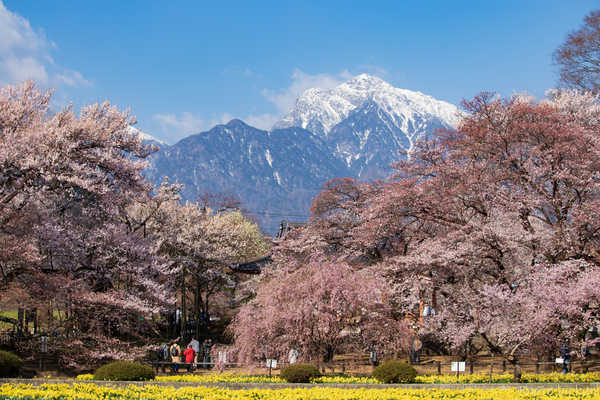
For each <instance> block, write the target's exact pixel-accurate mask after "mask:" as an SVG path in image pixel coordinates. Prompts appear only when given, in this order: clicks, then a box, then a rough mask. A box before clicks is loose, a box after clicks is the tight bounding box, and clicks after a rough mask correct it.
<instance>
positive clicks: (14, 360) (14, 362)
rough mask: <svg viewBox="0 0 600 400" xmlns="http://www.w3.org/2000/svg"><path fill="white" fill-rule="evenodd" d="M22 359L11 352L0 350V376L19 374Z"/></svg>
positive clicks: (9, 376)
mask: <svg viewBox="0 0 600 400" xmlns="http://www.w3.org/2000/svg"><path fill="white" fill-rule="evenodd" d="M22 366H23V360H21V359H20V358H19V357H18V356H16V355H14V354H13V353H9V352H8V351H3V350H0V378H14V377H16V376H19V372H20V371H21V367H22Z"/></svg>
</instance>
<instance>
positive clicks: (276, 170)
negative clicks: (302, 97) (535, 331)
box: [145, 120, 348, 232]
mask: <svg viewBox="0 0 600 400" xmlns="http://www.w3.org/2000/svg"><path fill="white" fill-rule="evenodd" d="M347 172H348V171H347V168H346V167H345V165H344V164H343V163H341V162H340V161H339V160H337V159H336V158H334V157H331V154H330V151H329V148H328V147H327V146H326V144H325V142H324V141H323V140H322V139H321V138H319V137H317V136H316V135H313V134H312V133H311V132H309V131H306V130H304V129H302V128H295V127H294V128H287V129H278V130H273V131H271V132H267V131H262V130H259V129H256V128H253V127H251V126H249V125H246V124H245V123H244V122H242V121H240V120H232V121H231V122H229V123H228V124H226V125H217V126H215V127H214V128H212V129H211V130H210V131H208V132H203V133H199V134H197V135H193V136H190V137H188V138H186V139H183V140H181V141H180V142H178V143H177V144H175V145H173V146H170V147H168V148H166V149H165V150H161V151H159V152H158V153H155V154H154V155H152V156H151V157H150V165H149V167H148V168H147V169H146V171H145V174H146V176H147V177H149V178H150V179H151V180H152V181H153V182H155V183H159V182H160V181H161V180H162V179H163V177H164V176H168V177H169V179H170V181H171V182H176V183H183V184H184V185H185V189H184V192H183V197H184V198H185V199H188V200H194V199H197V198H198V196H199V195H200V194H201V193H202V191H204V190H209V191H213V192H228V193H235V194H237V195H238V197H239V198H240V199H241V200H242V201H243V203H244V205H245V206H246V207H247V208H248V209H249V210H251V211H253V212H255V213H256V215H257V217H259V219H260V220H261V222H262V224H263V226H264V227H265V228H266V229H267V230H268V231H269V232H274V231H275V230H276V229H277V226H278V224H279V222H280V220H281V219H285V217H286V216H294V217H295V218H296V219H305V218H304V217H305V216H306V215H308V208H309V206H310V202H311V200H312V198H313V197H314V195H315V194H316V193H318V191H319V190H318V189H319V187H320V186H321V185H322V184H323V183H324V182H326V181H327V180H329V179H331V178H333V177H337V176H345V175H346V174H347ZM288 219H289V218H288Z"/></svg>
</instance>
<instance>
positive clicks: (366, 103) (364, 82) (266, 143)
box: [146, 74, 460, 233]
mask: <svg viewBox="0 0 600 400" xmlns="http://www.w3.org/2000/svg"><path fill="white" fill-rule="evenodd" d="M459 118H460V114H459V111H458V109H457V108H456V107H455V106H453V105H451V104H449V103H446V102H443V101H439V100H436V99H434V98H432V97H430V96H427V95H424V94H422V93H419V92H412V91H409V90H404V89H398V88H395V87H393V86H391V85H389V84H388V83H386V82H384V81H383V80H381V79H379V78H376V77H373V76H369V75H365V74H363V75H359V76H357V77H356V78H354V79H352V80H350V81H348V82H346V83H344V84H342V85H339V86H338V87H336V88H334V89H331V90H321V89H309V90H307V91H305V92H304V93H303V94H302V95H301V96H300V97H299V98H298V100H297V101H296V105H295V107H294V108H293V109H292V110H291V111H290V113H289V114H287V115H286V116H285V117H284V118H283V119H281V120H280V121H279V122H278V123H277V124H275V126H274V128H273V130H271V131H270V132H268V131H263V130H259V129H256V128H253V127H251V126H249V125H247V124H245V123H244V122H242V121H240V120H232V121H231V122H229V123H228V124H226V125H217V126H215V127H214V128H212V129H211V130H209V131H207V132H203V133H199V134H197V135H193V136H190V137H188V138H185V139H183V140H181V141H180V142H179V143H177V144H175V145H173V146H161V150H160V151H159V152H158V153H155V154H153V155H152V156H151V158H150V165H149V166H148V168H147V170H146V175H147V176H148V177H149V178H150V179H151V180H152V181H153V182H154V183H155V184H159V183H160V182H161V181H162V179H163V177H164V176H168V177H169V178H170V181H171V182H177V183H183V184H185V190H184V193H183V197H184V199H186V200H195V199H197V197H198V195H199V194H200V193H202V192H203V191H204V190H208V191H213V192H229V193H234V194H236V195H237V196H238V197H239V198H240V199H241V200H242V202H243V203H244V204H245V206H246V207H247V208H248V209H249V210H250V211H252V212H253V213H255V215H256V216H257V219H258V220H259V221H260V222H261V224H262V226H263V228H264V229H265V231H266V232H269V233H274V232H275V231H276V230H277V227H278V224H279V221H280V220H281V219H290V220H305V219H306V216H307V215H308V208H309V206H310V203H311V201H312V198H313V197H314V196H315V195H316V194H317V193H318V192H319V188H320V187H321V185H322V184H323V183H324V182H326V181H327V180H329V179H333V178H336V177H344V176H350V177H355V178H358V179H361V180H368V179H374V178H384V177H386V176H388V175H389V174H390V172H391V168H390V164H391V163H393V162H395V161H397V160H399V158H400V157H401V155H400V154H399V151H408V152H410V151H411V150H412V148H413V146H414V143H415V142H416V141H417V140H418V139H420V138H422V137H423V136H425V135H432V134H435V132H436V131H437V130H438V129H444V128H452V127H455V126H457V125H458V122H459Z"/></svg>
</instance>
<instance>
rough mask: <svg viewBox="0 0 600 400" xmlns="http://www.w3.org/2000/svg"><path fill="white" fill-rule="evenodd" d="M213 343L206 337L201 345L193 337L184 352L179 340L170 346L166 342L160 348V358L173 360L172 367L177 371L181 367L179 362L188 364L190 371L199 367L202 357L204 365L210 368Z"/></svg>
mask: <svg viewBox="0 0 600 400" xmlns="http://www.w3.org/2000/svg"><path fill="white" fill-rule="evenodd" d="M212 345H213V344H212V340H211V339H206V340H204V342H203V343H202V347H201V346H200V342H199V341H198V340H196V338H195V337H193V338H192V340H191V341H190V343H189V344H188V345H187V347H186V349H185V350H184V351H183V352H182V351H181V347H180V346H179V344H178V343H177V341H175V342H173V343H172V344H171V346H170V347H167V345H166V343H163V345H161V348H160V350H159V359H161V361H171V362H172V363H173V365H172V368H173V370H174V371H175V372H177V370H178V369H179V368H178V367H179V365H178V364H180V363H182V362H185V363H186V364H188V371H191V370H192V368H194V369H195V368H197V366H198V363H199V361H198V360H199V359H201V365H202V367H203V368H205V369H209V368H210V366H211V364H212V362H211V361H212V359H211V355H210V350H211V348H212ZM182 357H183V361H182ZM200 357H201V358H200ZM169 358H170V360H169Z"/></svg>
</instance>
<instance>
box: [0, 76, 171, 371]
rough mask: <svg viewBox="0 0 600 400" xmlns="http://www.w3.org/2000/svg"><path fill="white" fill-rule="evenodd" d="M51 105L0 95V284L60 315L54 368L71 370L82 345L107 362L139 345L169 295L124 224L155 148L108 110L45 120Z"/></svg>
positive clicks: (145, 248)
mask: <svg viewBox="0 0 600 400" xmlns="http://www.w3.org/2000/svg"><path fill="white" fill-rule="evenodd" d="M50 98H51V93H49V92H48V93H42V92H40V91H39V90H37V89H36V88H35V85H34V84H33V83H32V82H26V83H24V84H21V85H19V86H16V87H7V88H3V89H0V166H1V168H0V182H1V183H0V198H1V200H0V203H1V206H0V220H1V221H2V222H1V224H0V228H1V231H2V233H1V235H2V236H3V238H4V239H5V240H3V241H2V243H1V244H0V249H1V250H0V254H1V255H2V258H1V259H0V265H1V274H2V275H1V276H0V282H1V283H2V286H3V287H4V288H5V289H6V290H9V291H11V290H15V289H18V288H19V287H20V288H22V289H23V293H26V294H27V296H28V297H29V300H24V302H26V301H31V302H36V303H37V304H38V305H39V306H41V307H50V306H49V304H52V305H53V306H52V307H55V308H60V309H61V310H62V311H63V312H64V314H65V317H64V318H62V321H59V322H58V323H59V325H60V328H61V329H62V331H63V332H64V335H63V338H64V342H63V345H64V346H65V347H64V348H63V350H64V351H63V352H62V354H63V355H64V357H63V358H64V360H63V361H64V362H65V365H70V366H75V365H76V364H77V358H79V359H80V360H81V359H83V358H86V357H88V358H89V357H90V355H89V354H85V352H83V351H82V348H85V347H86V346H87V347H88V348H89V347H92V348H93V349H94V354H104V355H108V354H111V352H112V353H114V354H117V353H118V352H119V349H117V348H116V347H115V346H117V347H119V346H123V345H126V344H124V343H126V342H124V341H123V340H128V342H130V343H132V342H136V341H137V342H141V343H143V342H145V341H147V340H148V338H147V336H146V335H144V332H147V331H150V329H151V327H150V325H151V323H150V321H151V318H150V317H151V315H152V314H155V313H157V312H158V311H159V310H160V309H161V308H162V307H164V306H166V305H167V304H168V303H169V302H170V301H171V295H170V292H169V290H167V288H166V287H164V286H163V285H161V283H160V282H161V276H164V275H165V274H168V270H167V269H165V264H164V263H163V262H162V260H161V259H160V258H158V257H156V252H155V245H154V243H153V242H152V241H150V240H148V239H144V238H141V239H140V238H139V237H137V236H136V235H135V234H133V233H132V231H131V230H130V229H128V227H127V225H126V224H125V223H124V216H125V215H126V212H127V208H128V206H129V205H130V204H131V203H132V202H133V201H134V199H137V200H140V199H148V198H150V197H151V190H152V187H151V186H150V185H149V184H148V183H147V182H146V181H145V180H144V178H143V177H142V175H141V171H142V170H143V168H144V167H145V162H144V161H143V159H144V158H145V157H146V156H147V155H148V154H150V153H151V152H152V151H153V150H154V149H153V148H152V146H145V145H143V144H142V139H141V138H140V137H138V136H137V135H134V134H131V133H130V132H129V130H128V129H127V128H128V127H129V126H130V125H131V124H132V123H134V122H135V121H134V120H133V119H132V118H131V117H129V115H128V114H127V113H123V112H120V111H119V110H117V109H116V108H115V107H113V106H111V105H110V104H108V103H103V104H95V105H90V106H87V107H84V108H83V109H82V110H81V112H80V114H79V115H76V114H75V113H74V112H73V110H72V109H71V108H70V107H67V108H65V109H62V110H59V111H57V112H53V113H51V112H50V111H49V102H50ZM47 305H48V306H47ZM140 318H144V321H145V322H144V323H140ZM73 334H76V336H77V339H74V338H73V337H72V335H73ZM82 346H83V347H82ZM132 354H133V353H132ZM71 356H73V357H71ZM69 357H71V358H69ZM93 358H94V357H92V359H93Z"/></svg>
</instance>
